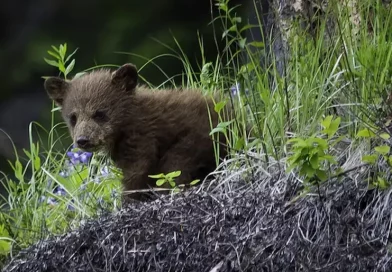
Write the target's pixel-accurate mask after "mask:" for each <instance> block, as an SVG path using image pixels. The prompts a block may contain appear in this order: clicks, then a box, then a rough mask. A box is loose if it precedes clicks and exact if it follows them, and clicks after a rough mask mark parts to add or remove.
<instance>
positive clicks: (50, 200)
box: [46, 197, 58, 206]
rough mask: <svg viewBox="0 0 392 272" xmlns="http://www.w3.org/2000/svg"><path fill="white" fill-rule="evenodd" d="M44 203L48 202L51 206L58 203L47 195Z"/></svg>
mask: <svg viewBox="0 0 392 272" xmlns="http://www.w3.org/2000/svg"><path fill="white" fill-rule="evenodd" d="M46 203H48V204H49V205H52V206H54V205H57V204H58V203H57V200H56V199H54V198H53V197H48V198H47V201H46Z"/></svg>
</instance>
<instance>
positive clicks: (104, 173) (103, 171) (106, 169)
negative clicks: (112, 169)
mask: <svg viewBox="0 0 392 272" xmlns="http://www.w3.org/2000/svg"><path fill="white" fill-rule="evenodd" d="M100 171H101V175H102V176H104V177H107V176H108V175H109V167H108V166H107V165H105V166H104V167H102V168H101V170H100Z"/></svg>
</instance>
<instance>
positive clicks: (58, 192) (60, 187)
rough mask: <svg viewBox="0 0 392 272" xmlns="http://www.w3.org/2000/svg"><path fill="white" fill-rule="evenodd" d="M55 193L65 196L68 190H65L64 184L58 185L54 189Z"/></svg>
mask: <svg viewBox="0 0 392 272" xmlns="http://www.w3.org/2000/svg"><path fill="white" fill-rule="evenodd" d="M53 193H55V194H56V195H59V196H65V195H66V194H67V192H66V191H65V189H64V187H63V186H58V187H56V188H55V189H54V190H53Z"/></svg>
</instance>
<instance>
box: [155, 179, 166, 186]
mask: <svg viewBox="0 0 392 272" xmlns="http://www.w3.org/2000/svg"><path fill="white" fill-rule="evenodd" d="M165 182H166V180H165V179H158V180H157V181H156V185H157V186H162V185H163V184H164V183H165Z"/></svg>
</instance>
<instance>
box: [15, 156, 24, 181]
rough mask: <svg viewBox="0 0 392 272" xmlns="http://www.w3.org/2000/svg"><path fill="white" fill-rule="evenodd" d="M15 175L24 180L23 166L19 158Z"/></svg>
mask: <svg viewBox="0 0 392 272" xmlns="http://www.w3.org/2000/svg"><path fill="white" fill-rule="evenodd" d="M14 172H15V177H16V178H17V179H18V180H19V181H23V166H22V164H21V163H20V161H19V160H17V161H16V162H15V170H14Z"/></svg>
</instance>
